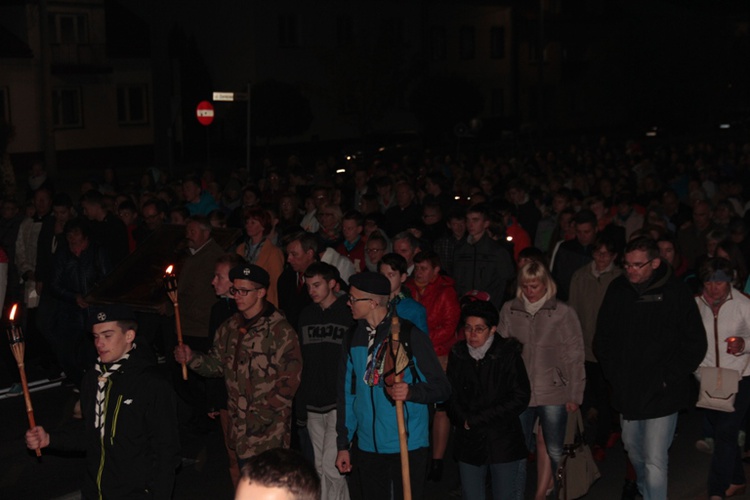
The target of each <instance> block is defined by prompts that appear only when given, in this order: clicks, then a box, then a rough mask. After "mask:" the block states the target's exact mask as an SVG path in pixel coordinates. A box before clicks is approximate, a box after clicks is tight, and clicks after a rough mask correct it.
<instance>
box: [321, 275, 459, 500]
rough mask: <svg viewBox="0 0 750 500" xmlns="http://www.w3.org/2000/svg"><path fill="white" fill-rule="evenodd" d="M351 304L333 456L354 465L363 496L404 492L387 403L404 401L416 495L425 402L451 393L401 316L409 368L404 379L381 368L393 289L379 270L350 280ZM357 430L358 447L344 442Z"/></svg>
mask: <svg viewBox="0 0 750 500" xmlns="http://www.w3.org/2000/svg"><path fill="white" fill-rule="evenodd" d="M350 285H351V289H350V292H349V307H350V308H351V310H352V316H353V317H354V319H355V320H356V321H357V326H356V329H355V330H354V333H353V334H352V336H351V337H348V338H347V342H346V343H345V345H344V349H343V350H342V355H341V367H340V369H339V384H338V390H339V394H338V410H337V417H338V424H337V430H338V440H337V445H338V449H339V452H338V457H337V459H336V467H337V468H338V469H339V471H340V472H341V473H342V474H344V473H347V472H350V471H351V468H352V464H356V465H358V466H359V467H361V468H362V470H364V471H367V473H366V474H362V478H361V479H362V490H363V493H364V498H365V499H373V500H380V499H383V498H391V491H393V497H394V498H396V499H398V498H402V497H403V491H402V490H403V486H402V481H401V466H400V458H399V450H400V447H399V437H398V429H397V419H396V409H395V407H394V405H393V403H392V402H393V401H403V402H404V413H405V414H407V415H409V418H408V419H407V420H406V427H407V435H408V443H407V445H408V449H409V463H410V472H411V491H412V498H422V493H423V490H424V481H425V472H426V467H427V457H428V450H429V432H428V429H429V415H428V405H430V404H432V403H437V402H440V401H445V400H447V399H448V397H449V396H450V383H449V382H448V379H447V378H446V376H445V373H443V370H442V368H441V367H440V363H439V362H438V359H437V356H435V351H434V350H433V349H432V345H431V343H430V340H429V337H428V336H427V335H426V334H425V333H424V332H421V331H419V329H417V328H416V327H415V326H414V325H412V324H411V323H409V322H408V321H406V320H403V319H402V320H401V337H400V338H401V341H402V342H404V343H408V345H409V346H410V348H409V351H410V366H409V368H407V369H406V370H404V372H403V381H402V382H394V381H392V380H390V377H389V374H388V371H387V370H386V369H385V366H384V365H385V360H384V359H383V358H384V355H385V349H381V347H383V346H384V345H385V342H386V341H387V340H388V337H389V336H390V335H391V333H392V332H391V325H392V321H391V320H392V315H393V310H392V309H389V308H388V296H389V295H390V291H391V286H390V283H389V282H388V279H387V278H386V277H385V276H383V275H382V274H378V273H372V272H365V273H360V274H356V275H354V276H352V278H351V280H350ZM355 433H356V434H357V437H358V440H357V448H356V449H355V450H352V452H353V453H354V456H353V457H352V456H351V455H350V446H351V442H352V439H353V438H354V434H355Z"/></svg>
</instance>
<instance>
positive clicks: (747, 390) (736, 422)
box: [706, 377, 750, 496]
mask: <svg viewBox="0 0 750 500" xmlns="http://www.w3.org/2000/svg"><path fill="white" fill-rule="evenodd" d="M748 407H750V377H743V378H742V379H741V380H740V385H739V390H738V391H737V397H736V398H735V400H734V411H733V412H732V413H725V412H722V411H713V410H706V417H707V418H708V422H709V424H710V425H711V427H713V437H714V453H713V455H711V468H710V469H709V472H708V494H709V496H710V495H718V496H723V495H724V492H725V491H726V489H727V488H729V485H730V484H745V470H744V467H743V464H742V453H741V451H740V447H739V445H738V444H737V434H738V433H739V431H740V428H741V427H742V424H743V423H744V421H745V414H746V413H747V409H748Z"/></svg>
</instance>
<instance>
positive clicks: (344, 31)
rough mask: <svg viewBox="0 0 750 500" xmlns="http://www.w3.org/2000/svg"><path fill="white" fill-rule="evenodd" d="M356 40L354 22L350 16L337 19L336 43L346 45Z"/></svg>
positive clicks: (341, 45) (340, 45)
mask: <svg viewBox="0 0 750 500" xmlns="http://www.w3.org/2000/svg"><path fill="white" fill-rule="evenodd" d="M353 41H354V24H353V23H352V18H351V17H349V16H340V17H339V18H337V19H336V45H338V46H339V47H346V46H347V45H351V44H352V42H353Z"/></svg>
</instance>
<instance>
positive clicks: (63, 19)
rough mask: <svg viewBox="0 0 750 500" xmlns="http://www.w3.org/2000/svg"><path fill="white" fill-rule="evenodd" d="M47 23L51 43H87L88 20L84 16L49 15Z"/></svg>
mask: <svg viewBox="0 0 750 500" xmlns="http://www.w3.org/2000/svg"><path fill="white" fill-rule="evenodd" d="M49 21H50V26H49V31H50V38H51V40H52V43H59V44H75V43H88V41H89V29H88V19H87V18H86V15H85V14H62V13H60V14H50V16H49Z"/></svg>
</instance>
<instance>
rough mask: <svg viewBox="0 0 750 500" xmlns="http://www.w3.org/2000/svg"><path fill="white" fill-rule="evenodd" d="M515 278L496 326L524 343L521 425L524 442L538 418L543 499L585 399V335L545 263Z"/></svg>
mask: <svg viewBox="0 0 750 500" xmlns="http://www.w3.org/2000/svg"><path fill="white" fill-rule="evenodd" d="M517 282H518V285H517V293H516V298H515V299H513V300H511V301H509V302H506V303H505V304H503V307H502V310H501V311H500V326H499V327H498V329H499V331H500V334H501V335H502V336H503V337H509V338H515V339H518V341H520V342H521V344H523V360H524V363H525V365H526V372H527V373H528V376H529V380H530V382H531V400H530V401H529V407H528V408H527V409H526V411H524V412H523V414H522V415H521V424H522V426H523V430H524V434H525V435H526V438H527V444H528V443H530V442H531V435H532V429H533V428H534V422H535V421H536V420H538V421H539V426H538V430H537V438H536V442H537V446H536V450H537V491H536V499H537V500H541V499H543V498H545V497H546V496H547V493H548V491H549V490H550V489H551V488H553V486H554V481H553V479H552V477H553V471H556V470H557V467H558V465H559V464H560V460H561V459H562V454H563V441H564V440H565V427H566V425H567V422H568V413H572V412H575V411H577V410H578V406H579V405H580V404H581V402H582V400H583V389H584V386H585V385H586V374H585V370H584V347H583V333H582V332H581V324H580V322H579V321H578V315H577V314H576V312H575V311H574V310H573V308H571V307H570V306H568V305H567V304H565V303H564V302H561V301H558V300H557V298H556V293H557V285H555V281H554V280H553V279H552V276H551V275H550V272H549V270H548V269H547V267H546V266H545V265H544V264H543V263H541V262H538V261H531V262H528V263H526V264H525V265H523V266H522V267H521V268H520V269H519V270H518V281H517ZM525 472H526V471H525V469H524V470H523V472H522V475H523V481H524V482H525V476H526V474H525ZM522 484H523V483H522Z"/></svg>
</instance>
